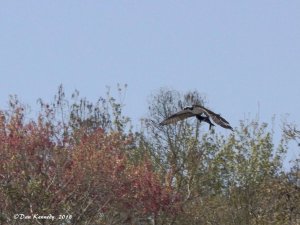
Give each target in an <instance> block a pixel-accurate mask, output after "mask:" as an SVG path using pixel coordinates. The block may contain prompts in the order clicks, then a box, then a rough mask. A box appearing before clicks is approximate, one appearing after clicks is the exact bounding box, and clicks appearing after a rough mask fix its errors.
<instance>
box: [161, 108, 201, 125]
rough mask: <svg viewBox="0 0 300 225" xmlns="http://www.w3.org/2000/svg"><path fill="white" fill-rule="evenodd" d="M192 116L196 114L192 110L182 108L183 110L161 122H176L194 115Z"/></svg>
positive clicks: (164, 123)
mask: <svg viewBox="0 0 300 225" xmlns="http://www.w3.org/2000/svg"><path fill="white" fill-rule="evenodd" d="M192 116H195V115H194V114H193V113H192V112H191V110H182V111H179V112H178V113H175V114H173V115H171V116H170V117H168V118H167V119H165V120H164V121H162V122H161V123H160V125H168V124H171V123H176V122H178V121H180V120H184V119H186V118H188V117H192Z"/></svg>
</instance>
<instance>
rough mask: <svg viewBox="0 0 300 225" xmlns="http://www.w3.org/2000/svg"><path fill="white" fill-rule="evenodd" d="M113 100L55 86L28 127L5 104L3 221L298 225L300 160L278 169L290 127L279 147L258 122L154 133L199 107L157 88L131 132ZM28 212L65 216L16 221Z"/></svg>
mask: <svg viewBox="0 0 300 225" xmlns="http://www.w3.org/2000/svg"><path fill="white" fill-rule="evenodd" d="M125 89H126V86H125ZM118 93H119V96H121V97H119V99H121V100H119V101H118V100H117V99H115V98H113V97H111V95H110V92H109V89H108V93H107V96H106V97H105V98H99V99H98V100H97V101H96V102H95V103H93V102H90V101H88V100H87V99H86V98H80V97H79V92H78V91H75V92H74V93H73V94H72V96H71V99H70V100H69V99H68V98H67V97H66V95H65V93H64V90H63V88H62V86H60V87H59V89H58V93H57V95H56V96H55V98H54V101H53V102H51V103H46V102H44V101H42V100H39V104H40V106H41V110H40V112H39V114H38V116H37V118H36V119H32V120H30V119H28V118H27V114H26V112H27V108H26V107H25V106H24V105H22V104H21V103H20V102H19V101H18V99H17V97H15V96H13V97H11V99H10V104H9V107H10V108H9V109H8V110H6V111H3V110H2V111H0V160H1V164H0V165H1V166H0V223H1V224H34V223H37V224H155V225H158V224H211V225H218V224H223V225H226V224H228V225H229V224H230V225H235V224H236V225H240V224H249V225H252V224H253V225H260V224H289V225H290V224H292V225H296V224H299V222H300V217H299V215H300V172H299V168H300V166H299V161H300V160H299V158H296V159H295V160H294V164H293V166H292V168H291V169H290V171H285V170H283V159H284V157H285V155H286V153H287V150H288V147H289V145H288V141H289V140H294V141H296V142H299V139H300V138H299V137H300V136H299V134H300V132H299V130H298V129H297V127H296V126H294V125H292V124H284V126H283V135H282V140H281V141H280V143H279V145H278V146H275V145H274V141H273V133H274V132H273V131H272V130H270V129H269V128H268V125H267V124H266V123H261V122H259V121H257V120H253V121H240V124H239V126H238V127H236V128H235V129H234V132H232V133H231V132H227V133H226V135H225V134H224V135H222V134H220V133H218V132H216V131H215V130H212V131H208V127H207V125H206V124H205V125H203V124H200V123H199V122H198V121H197V120H196V119H188V120H185V121H182V122H179V123H177V124H175V125H170V126H159V122H161V121H162V120H163V119H164V118H165V117H167V116H168V115H170V114H171V113H173V112H176V111H178V110H179V109H181V108H182V107H184V106H187V105H191V104H204V103H205V100H204V99H203V98H202V97H201V94H199V93H198V92H196V91H194V92H188V93H186V94H183V95H182V94H180V93H179V92H177V91H174V90H166V89H161V90H160V91H159V92H157V93H156V94H155V95H153V96H152V97H151V99H150V101H149V116H148V118H145V119H144V122H145V123H144V124H143V126H144V127H143V128H145V129H142V131H140V132H135V133H133V131H132V127H131V126H130V123H131V121H130V119H129V118H128V117H126V116H124V115H123V104H122V101H123V99H122V98H123V97H122V96H124V89H123V88H121V87H120V86H119V87H118ZM35 213H38V214H40V215H49V214H52V215H54V216H58V215H60V214H63V215H67V217H66V218H64V219H63V220H58V219H56V220H54V221H52V220H34V219H31V220H25V219H24V220H21V219H14V215H15V214H24V215H27V216H29V215H34V214H35Z"/></svg>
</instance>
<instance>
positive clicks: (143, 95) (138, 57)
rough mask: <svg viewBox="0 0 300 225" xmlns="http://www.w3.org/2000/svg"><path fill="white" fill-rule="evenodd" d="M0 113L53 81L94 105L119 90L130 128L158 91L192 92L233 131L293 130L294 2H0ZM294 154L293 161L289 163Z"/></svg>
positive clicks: (297, 28)
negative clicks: (288, 126)
mask: <svg viewBox="0 0 300 225" xmlns="http://www.w3.org/2000/svg"><path fill="white" fill-rule="evenodd" d="M0 31H1V33H0V78H1V80H0V93H1V95H0V106H1V108H5V107H6V102H7V99H8V95H9V94H17V95H18V96H19V97H20V98H21V100H22V101H24V102H25V103H28V104H31V105H33V104H35V101H36V99H37V98H39V97H42V98H44V99H46V100H49V99H51V97H52V96H53V95H54V93H55V92H56V90H57V87H58V85H59V84H60V83H62V84H63V85H64V86H65V89H66V90H67V92H68V93H69V94H71V92H72V91H73V90H74V89H75V88H76V89H78V90H79V91H80V93H81V95H82V96H86V97H87V98H89V99H92V100H93V99H96V98H97V97H99V96H103V95H105V92H106V89H105V87H106V86H107V85H108V86H111V87H112V88H113V87H116V84H117V83H121V84H124V83H127V84H128V91H127V96H126V99H125V103H126V108H125V109H126V113H127V114H128V116H130V117H131V118H133V119H134V120H138V119H139V118H141V117H143V116H145V115H146V113H147V98H148V96H149V95H150V94H151V93H153V91H156V90H157V89H159V88H160V87H169V88H173V89H176V90H179V91H182V92H185V91H188V90H198V91H199V92H201V93H203V94H205V96H206V98H207V100H208V104H207V106H208V107H210V108H211V109H213V110H215V111H216V112H221V113H222V115H224V117H225V118H226V119H228V120H229V121H230V122H231V124H232V125H233V126H237V125H238V124H239V120H240V119H244V118H245V117H247V118H249V117H250V118H251V117H252V118H254V117H255V115H256V114H257V112H258V103H259V105H260V109H259V116H260V118H261V120H262V121H266V122H270V121H271V117H272V116H273V115H274V114H275V115H276V116H277V120H276V121H277V122H276V123H277V124H278V126H279V125H280V119H281V117H284V116H285V115H286V114H289V115H290V116H289V117H288V119H289V120H290V121H295V122H297V123H298V124H300V118H299V111H300V104H299V97H300V88H299V86H300V61H299V60H300V1H299V0H294V1H292V0H290V1H283V0H280V1H279V0H263V1H262V0H251V1H199V0H197V1H179V0H172V1H171V0H168V1H162V0H160V1H157V0H151V1H142V0H139V1H137V0H135V1H133V0H132V1H130V0H128V1H99V0H98V1H92V0H91V1H78V0H63V1H61V0H60V1H58V0H51V1H33V0H31V1H14V0H10V1H1V3H0ZM296 151H297V149H295V150H294V153H291V154H293V155H296Z"/></svg>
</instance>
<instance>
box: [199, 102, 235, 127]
mask: <svg viewBox="0 0 300 225" xmlns="http://www.w3.org/2000/svg"><path fill="white" fill-rule="evenodd" d="M193 112H194V113H197V114H200V113H204V114H205V115H206V116H208V117H210V118H211V119H212V120H213V121H214V122H215V123H216V124H218V125H220V126H221V127H223V128H226V129H230V130H232V131H233V128H232V127H231V126H230V124H229V122H228V121H227V120H225V119H224V118H223V117H222V116H221V115H220V114H216V113H214V112H213V111H211V110H209V109H207V108H205V107H203V106H200V105H193Z"/></svg>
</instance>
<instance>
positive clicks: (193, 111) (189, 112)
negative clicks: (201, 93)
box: [160, 105, 233, 131]
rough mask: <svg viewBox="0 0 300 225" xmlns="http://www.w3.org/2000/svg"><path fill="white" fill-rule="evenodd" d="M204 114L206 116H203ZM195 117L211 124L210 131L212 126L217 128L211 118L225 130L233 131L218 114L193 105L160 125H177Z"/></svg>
mask: <svg viewBox="0 0 300 225" xmlns="http://www.w3.org/2000/svg"><path fill="white" fill-rule="evenodd" d="M203 114H204V115H203ZM193 116H195V117H196V118H197V119H198V120H199V121H200V122H202V121H204V122H206V123H208V124H209V129H211V127H212V126H215V125H214V124H213V123H212V122H211V121H210V119H209V118H211V119H212V120H213V121H214V122H215V123H216V124H218V125H220V126H221V127H223V128H226V129H230V130H232V131H233V128H232V127H231V126H230V124H229V122H228V121H227V120H225V119H224V118H223V117H222V116H221V115H220V114H216V113H214V112H213V111H210V110H209V109H207V108H205V107H203V106H201V105H193V106H190V107H185V108H184V109H183V110H181V111H179V112H177V113H175V114H173V115H171V116H170V117H168V118H166V119H165V120H164V121H162V122H161V123H160V125H168V124H172V123H176V122H178V121H180V120H184V119H186V118H189V117H193Z"/></svg>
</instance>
